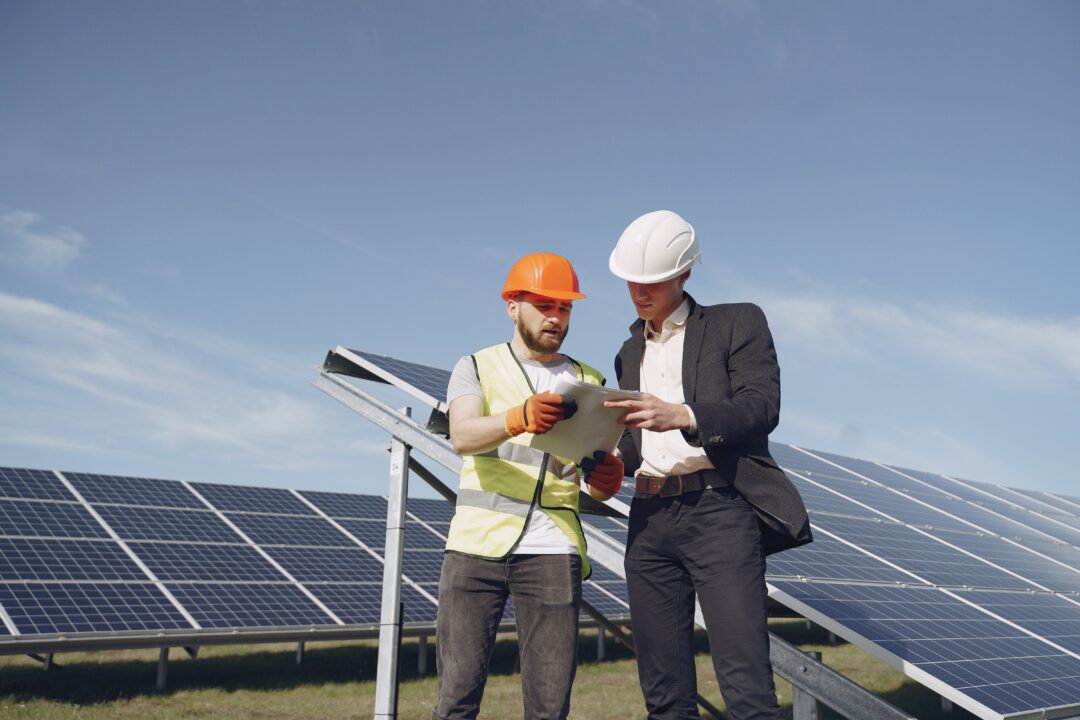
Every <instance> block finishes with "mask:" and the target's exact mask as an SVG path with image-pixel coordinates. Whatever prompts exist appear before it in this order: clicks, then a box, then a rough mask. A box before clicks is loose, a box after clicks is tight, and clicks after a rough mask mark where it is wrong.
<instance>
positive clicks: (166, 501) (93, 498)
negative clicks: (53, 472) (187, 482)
mask: <svg viewBox="0 0 1080 720" xmlns="http://www.w3.org/2000/svg"><path fill="white" fill-rule="evenodd" d="M63 475H64V477H65V478H67V479H68V482H70V483H71V485H72V486H73V487H74V488H75V489H76V490H78V491H79V494H80V495H82V496H83V498H85V499H86V500H87V501H88V502H91V503H95V504H96V503H116V504H121V505H150V506H154V507H173V508H198V509H202V508H203V504H202V503H201V502H199V499H198V498H197V497H195V496H194V495H193V494H192V493H191V491H190V490H188V489H187V488H186V487H184V484H183V483H181V482H177V481H176V480H156V479H153V478H138V477H123V476H120V475H95V474H91V473H77V472H65V473H63Z"/></svg>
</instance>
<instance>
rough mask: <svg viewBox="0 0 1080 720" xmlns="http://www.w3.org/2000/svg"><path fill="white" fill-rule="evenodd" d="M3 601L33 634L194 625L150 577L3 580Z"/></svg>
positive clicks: (19, 623) (20, 624)
mask: <svg viewBox="0 0 1080 720" xmlns="http://www.w3.org/2000/svg"><path fill="white" fill-rule="evenodd" d="M0 606H2V607H3V608H4V610H6V611H7V613H8V615H9V616H10V617H11V619H12V621H13V622H14V624H15V627H16V628H17V629H18V631H19V632H20V633H22V634H23V635H28V636H35V635H55V634H58V633H117V632H124V631H138V630H142V631H158V630H175V629H180V628H190V627H191V625H190V624H189V623H188V622H187V621H186V620H185V619H184V617H183V615H181V614H180V613H179V612H178V611H177V610H176V608H175V607H173V605H172V603H171V602H169V600H168V599H167V598H166V597H165V595H164V594H162V592H161V591H160V590H158V589H157V588H156V587H154V586H153V585H151V584H149V583H3V584H0Z"/></svg>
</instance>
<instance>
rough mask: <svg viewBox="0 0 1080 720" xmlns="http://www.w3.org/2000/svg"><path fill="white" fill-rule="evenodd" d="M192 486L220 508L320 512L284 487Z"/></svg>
mask: <svg viewBox="0 0 1080 720" xmlns="http://www.w3.org/2000/svg"><path fill="white" fill-rule="evenodd" d="M191 487H192V488H194V489H195V490H196V491H197V492H198V493H199V494H200V495H202V496H203V497H204V498H206V499H207V500H208V501H209V502H210V504H211V505H213V506H214V507H215V508H217V509H218V510H224V511H231V510H235V511H239V512H262V513H281V514H285V515H315V514H316V512H315V511H314V510H312V509H311V508H309V507H308V506H307V505H305V504H304V503H303V502H302V501H301V500H299V499H298V498H297V497H296V496H294V495H293V494H292V493H291V492H289V491H288V490H283V489H281V488H262V487H249V486H245V485H212V484H210V483H191Z"/></svg>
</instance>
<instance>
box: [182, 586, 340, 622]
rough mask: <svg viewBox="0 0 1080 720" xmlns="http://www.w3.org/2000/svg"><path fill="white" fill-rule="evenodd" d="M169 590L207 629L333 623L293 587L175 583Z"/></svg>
mask: <svg viewBox="0 0 1080 720" xmlns="http://www.w3.org/2000/svg"><path fill="white" fill-rule="evenodd" d="M166 587H168V589H169V591H170V592H171V593H172V594H173V595H175V596H176V598H177V599H178V600H179V601H180V603H181V604H182V605H183V606H184V607H185V608H186V609H187V610H188V612H189V613H191V615H192V617H194V618H195V620H196V621H197V622H198V623H199V625H200V626H202V627H204V628H259V627H288V626H297V625H328V624H331V620H330V617H329V616H328V615H327V614H326V613H325V612H324V611H323V610H322V609H320V608H319V606H317V605H316V604H315V603H313V602H312V601H311V600H310V599H309V598H308V597H307V596H306V595H304V594H303V593H302V592H301V591H300V590H299V589H297V588H296V587H295V586H293V585H287V584H278V583H275V584H272V583H243V584H242V583H175V582H173V583H167V584H166Z"/></svg>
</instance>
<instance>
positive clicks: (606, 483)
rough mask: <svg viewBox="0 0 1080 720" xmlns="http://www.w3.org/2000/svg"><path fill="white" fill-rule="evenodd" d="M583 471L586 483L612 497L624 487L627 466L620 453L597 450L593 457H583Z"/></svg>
mask: <svg viewBox="0 0 1080 720" xmlns="http://www.w3.org/2000/svg"><path fill="white" fill-rule="evenodd" d="M581 471H582V474H583V475H584V479H585V482H586V484H588V485H589V486H590V487H591V488H593V489H594V490H598V491H600V492H601V493H603V494H604V495H607V496H608V497H610V496H612V495H614V494H615V493H617V492H619V488H621V487H622V481H623V474H624V473H625V468H624V467H623V461H622V458H620V457H619V456H618V455H613V454H611V453H609V452H604V451H603V450H597V451H596V452H594V453H593V456H592V457H591V458H584V459H582V461H581Z"/></svg>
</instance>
